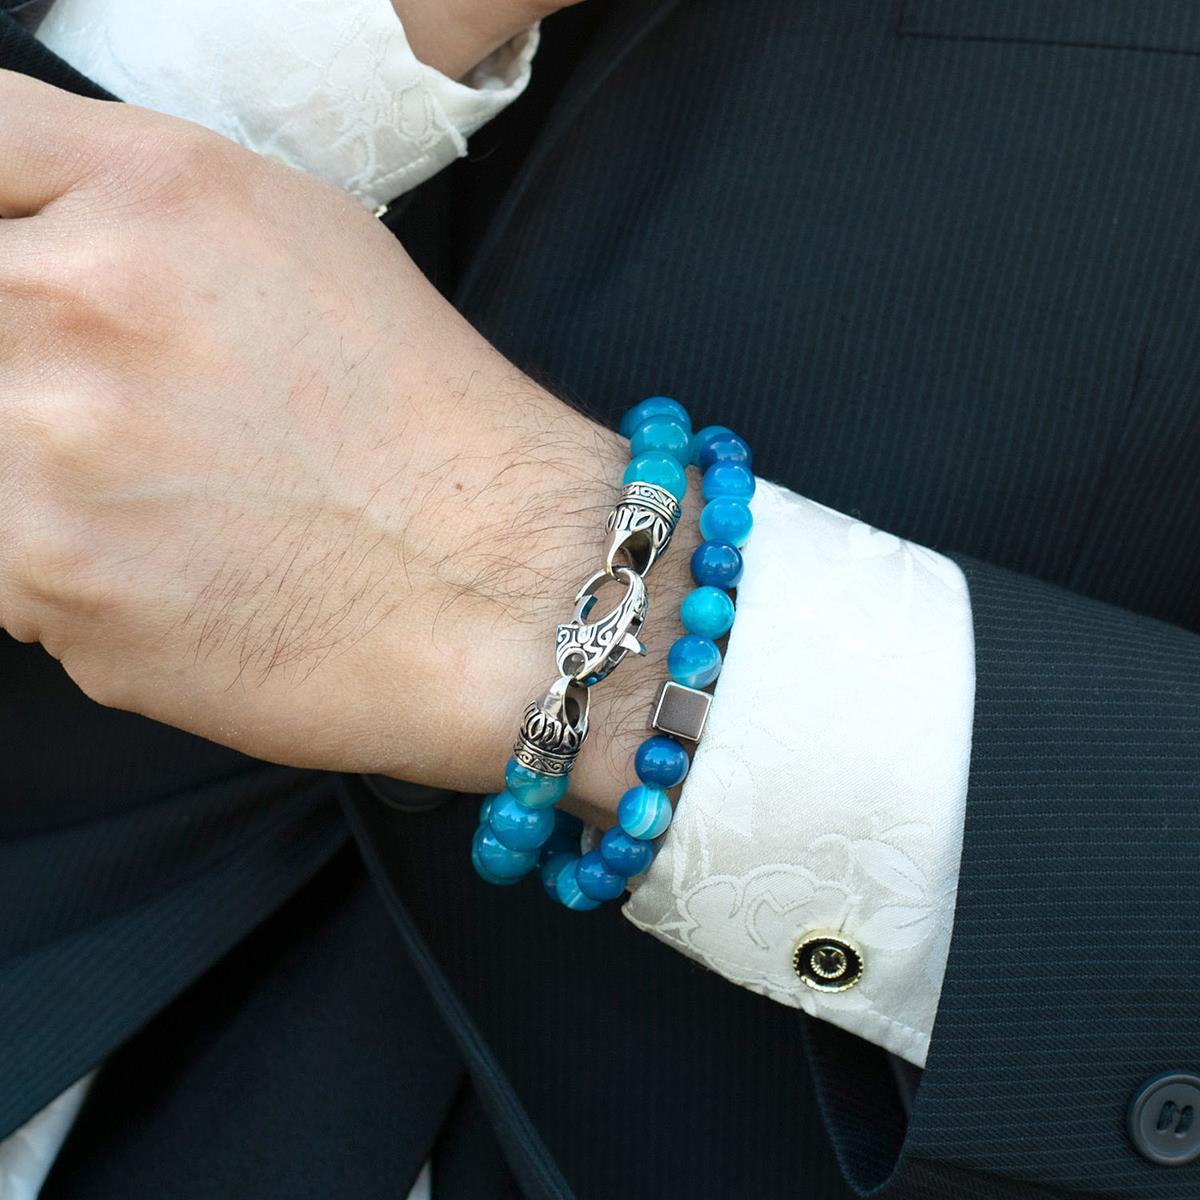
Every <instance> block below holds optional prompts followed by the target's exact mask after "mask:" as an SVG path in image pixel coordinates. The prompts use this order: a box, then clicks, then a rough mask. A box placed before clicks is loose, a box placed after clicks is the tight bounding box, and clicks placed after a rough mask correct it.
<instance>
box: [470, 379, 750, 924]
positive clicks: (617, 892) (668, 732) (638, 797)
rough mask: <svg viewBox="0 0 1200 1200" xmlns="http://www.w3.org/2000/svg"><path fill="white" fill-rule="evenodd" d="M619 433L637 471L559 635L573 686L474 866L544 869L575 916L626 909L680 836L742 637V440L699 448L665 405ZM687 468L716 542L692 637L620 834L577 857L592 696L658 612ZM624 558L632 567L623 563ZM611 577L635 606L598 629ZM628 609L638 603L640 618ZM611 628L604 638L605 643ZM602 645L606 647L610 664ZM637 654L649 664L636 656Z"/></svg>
mask: <svg viewBox="0 0 1200 1200" xmlns="http://www.w3.org/2000/svg"><path fill="white" fill-rule="evenodd" d="M621 432H622V433H623V434H625V436H627V437H629V439H630V450H631V456H632V458H631V462H630V465H629V467H628V468H627V469H626V472H625V477H624V481H623V482H624V485H625V486H624V490H623V492H622V496H621V500H620V502H619V503H618V505H617V507H616V508H615V509H614V510H613V512H612V514H610V516H609V520H608V530H609V545H608V551H607V553H606V556H605V567H604V570H603V571H600V572H597V573H596V575H595V576H593V577H592V578H591V579H589V580H588V581H587V583H585V584H584V586H583V587H582V588H581V589H580V593H579V594H578V595H577V597H576V600H577V602H578V603H577V609H576V613H575V618H574V620H573V621H572V622H571V623H570V624H569V625H566V626H560V627H559V631H558V636H557V639H556V658H557V659H558V661H559V667H560V671H562V672H563V674H562V675H561V677H560V679H559V680H557V681H556V682H555V684H553V685H551V688H550V690H549V691H548V692H547V694H546V696H544V697H543V698H542V699H541V700H540V701H534V702H533V703H531V704H530V705H529V707H528V708H527V709H526V714H525V720H524V721H523V724H522V734H521V737H520V738H519V739H518V742H517V747H516V749H515V751H514V756H513V758H511V759H510V760H509V762H508V765H507V767H506V768H505V789H504V790H503V791H502V792H499V793H496V794H494V795H491V796H488V797H486V798H485V799H484V801H483V804H482V807H481V810H480V822H479V826H478V828H477V830H476V833H475V837H474V840H473V842H472V860H473V862H474V864H475V868H476V870H477V871H478V873H479V874H480V875H481V876H482V877H483V878H484V879H486V880H488V881H489V882H492V883H497V884H511V883H515V882H517V881H518V880H519V879H521V878H523V877H524V876H525V875H527V874H529V873H530V872H531V871H532V870H533V868H534V867H535V866H537V867H539V868H540V876H541V880H542V884H543V886H544V887H545V890H546V892H547V894H548V895H549V896H550V897H551V898H553V899H555V900H557V901H558V902H559V903H561V904H562V905H563V906H564V907H566V908H569V909H572V910H574V911H585V910H588V909H593V908H596V907H598V906H599V905H600V904H602V903H603V902H604V901H606V900H612V899H616V898H618V897H619V896H621V895H622V894H623V893H624V892H625V891H626V889H627V886H628V880H629V879H630V878H632V877H634V876H637V875H640V874H642V873H643V872H644V871H645V870H647V868H648V867H649V866H650V864H651V862H652V861H653V858H654V853H655V842H656V840H657V839H659V838H661V837H662V835H663V834H664V833H665V832H666V830H667V828H668V827H669V825H670V822H671V816H672V805H671V800H670V797H669V795H668V791H669V789H671V788H674V787H677V786H679V784H681V783H682V782H683V780H684V779H685V777H686V776H687V772H688V769H689V765H690V758H689V755H688V751H687V750H686V749H685V747H684V745H683V744H682V741H683V740H687V741H691V742H693V743H694V742H696V741H698V740H699V738H700V735H701V734H702V732H703V729H704V724H705V721H706V719H707V715H708V709H709V705H710V704H711V700H712V697H711V695H710V694H709V693H707V692H704V691H703V690H701V689H703V688H705V687H708V686H709V685H710V684H712V683H713V682H714V681H715V679H716V678H717V675H718V674H719V673H720V669H721V654H720V650H719V648H718V646H717V642H718V641H719V640H720V639H721V638H723V637H724V636H725V635H726V634H728V632H729V630H730V628H731V627H732V624H733V619H734V615H735V610H734V604H733V600H732V598H731V597H730V595H729V590H730V589H732V588H735V587H736V586H737V584H738V582H739V581H740V579H741V574H742V556H741V553H740V549H739V547H740V546H741V545H743V544H744V543H745V541H746V539H747V537H748V536H749V533H750V529H751V526H752V518H751V515H750V509H749V501H750V499H751V497H752V496H753V494H754V486H755V485H754V476H753V474H752V473H751V471H750V462H751V455H750V448H749V446H748V445H747V444H746V443H745V442H744V441H743V440H742V439H741V438H740V437H738V436H737V434H735V433H733V431H732V430H730V429H727V428H726V427H724V426H710V427H708V428H706V429H703V430H701V431H700V432H699V433H697V434H695V435H693V433H692V427H691V419H690V417H689V415H688V413H687V411H686V410H685V409H684V408H683V406H682V405H681V404H679V403H678V402H677V401H675V400H672V399H669V398H667V397H664V396H656V397H652V398H651V399H649V400H645V401H643V402H642V403H641V404H639V405H636V406H635V407H634V408H633V409H631V410H630V412H629V413H628V414H626V417H625V419H624V420H623V421H622V423H621ZM688 465H696V466H699V467H701V468H702V469H703V470H704V484H703V493H704V499H705V501H706V503H705V505H704V508H703V510H702V512H701V517H700V529H701V534H702V536H703V537H704V538H705V539H706V540H705V541H704V543H703V544H702V545H700V546H699V547H698V548H697V550H696V551H695V553H694V554H693V555H692V562H691V570H692V577H693V579H694V580H695V582H696V587H695V588H694V589H693V590H692V591H691V592H689V594H688V596H687V597H686V598H685V599H684V601H683V603H682V605H681V609H680V619H681V621H682V623H683V626H684V630H685V633H684V634H683V636H681V637H680V638H678V639H677V640H676V641H675V643H674V645H673V646H672V647H671V650H670V652H669V654H668V657H667V669H668V674H669V676H670V678H669V679H668V680H667V681H666V682H665V683H664V684H663V686H662V688H661V689H660V690H659V693H658V697H657V700H656V703H655V706H654V712H653V714H652V717H651V726H652V729H653V731H654V732H653V733H652V734H651V736H649V737H648V738H646V739H645V740H644V741H643V742H642V744H641V745H640V746H639V748H638V750H637V753H636V755H635V760H634V769H635V771H636V773H637V776H638V780H639V783H638V786H636V787H633V788H630V789H629V790H628V791H627V792H626V793H625V794H624V795H623V796H622V797H621V799H620V801H619V803H618V809H617V819H618V824H617V825H616V826H614V827H613V828H612V829H610V830H608V831H607V832H606V833H605V834H604V835H603V837H602V838H601V840H600V843H599V845H598V846H596V847H595V848H593V849H590V850H588V851H586V852H585V853H582V854H581V853H580V852H579V849H580V847H579V840H580V830H581V828H582V825H581V823H580V822H579V821H578V820H577V819H576V818H574V817H571V816H570V815H569V814H566V813H564V812H562V811H561V810H556V809H555V808H554V806H555V805H556V804H557V803H558V802H559V801H560V800H561V799H562V798H563V797H564V796H565V795H566V792H567V788H568V777H569V772H570V769H571V765H573V763H574V758H575V756H576V755H577V754H578V752H579V750H580V748H581V747H582V744H583V741H584V739H585V738H586V736H587V712H588V704H589V697H590V692H589V691H588V689H589V688H590V687H591V686H592V685H593V684H595V683H597V682H599V681H600V680H601V679H603V678H604V677H605V676H606V675H607V674H608V673H609V672H610V671H611V670H612V669H614V668H615V666H616V665H617V664H618V663H619V661H620V659H621V657H623V655H624V653H625V651H626V650H629V649H633V648H634V646H632V645H630V644H628V643H627V642H624V641H622V636H624V635H628V634H629V633H630V630H632V632H633V635H634V637H633V641H634V642H635V643H636V633H637V631H638V630H640V627H641V623H642V620H643V619H644V617H645V612H646V608H647V605H648V601H647V600H646V598H645V591H644V584H642V586H641V590H640V592H639V588H638V584H639V583H641V581H642V578H643V577H644V575H645V574H646V573H647V572H648V571H649V570H650V568H651V567H652V566H653V565H654V562H655V561H656V560H657V559H658V558H659V557H660V556H661V555H662V554H663V553H664V552H665V551H666V548H667V546H668V545H669V542H670V538H671V533H672V531H673V529H674V525H675V522H676V521H677V520H678V516H679V502H680V501H681V500H682V498H683V495H684V492H685V490H686V487H687V475H686V468H687V466H688ZM618 557H622V558H624V559H625V560H627V561H626V562H625V563H618V561H617V559H618ZM606 577H611V578H613V579H618V580H620V581H622V582H625V583H626V585H627V588H628V592H627V595H626V600H625V601H624V602H623V603H622V605H621V606H619V607H618V609H616V610H614V611H613V613H611V614H609V616H607V617H606V618H603V619H602V620H601V621H600V622H597V623H595V624H594V625H592V626H588V625H587V624H586V619H587V617H588V615H589V613H590V610H591V607H592V605H593V604H594V602H595V596H594V589H595V588H596V587H597V586H599V584H600V583H601V582H602V581H603V580H604V579H605V578H606ZM631 597H633V598H635V599H637V601H638V602H636V603H634V604H633V605H632V606H630V604H629V603H628V602H629V601H630V599H631ZM631 607H632V609H633V610H635V611H636V617H635V619H633V620H630V615H629V611H628V610H629V609H630V608H631ZM601 626H604V627H605V630H606V632H605V634H604V635H603V636H600V637H597V633H596V631H597V630H598V629H599V628H600V627H601ZM597 642H603V643H604V644H605V648H604V649H603V650H602V651H600V650H598V649H597V646H596V645H595V643H597ZM589 647H591V657H589V650H588V648H589ZM636 649H637V650H639V651H640V650H641V647H640V644H637V645H636ZM568 667H569V668H570V669H568Z"/></svg>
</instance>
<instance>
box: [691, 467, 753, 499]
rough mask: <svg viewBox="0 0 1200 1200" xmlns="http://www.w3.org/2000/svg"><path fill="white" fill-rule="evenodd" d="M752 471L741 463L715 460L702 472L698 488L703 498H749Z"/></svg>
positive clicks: (751, 487) (751, 490) (751, 492)
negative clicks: (702, 476) (702, 477)
mask: <svg viewBox="0 0 1200 1200" xmlns="http://www.w3.org/2000/svg"><path fill="white" fill-rule="evenodd" d="M754 488H755V479H754V472H753V471H751V470H750V468H749V467H743V466H742V464H741V463H732V462H715V463H713V465H712V466H711V467H709V468H708V470H707V471H705V472H704V479H703V480H702V482H701V485H700V489H701V491H702V492H703V493H704V498H705V500H722V499H730V500H749V499H750V498H751V497H752V496H753V495H754Z"/></svg>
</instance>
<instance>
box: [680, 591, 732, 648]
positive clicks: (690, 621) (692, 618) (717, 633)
mask: <svg viewBox="0 0 1200 1200" xmlns="http://www.w3.org/2000/svg"><path fill="white" fill-rule="evenodd" d="M733 617H734V608H733V601H732V600H731V599H730V598H729V593H728V592H725V591H722V590H721V589H720V588H716V587H698V588H693V589H692V591H690V592H688V594H687V595H686V596H685V597H684V598H683V603H682V604H681V605H680V606H679V619H680V620H681V621H682V622H683V627H684V629H686V630H687V631H688V633H694V634H697V635H698V636H700V637H706V638H712V640H713V641H716V639H717V638H723V637H724V636H725V635H726V634H727V633H728V632H729V631H730V629H732V628H733Z"/></svg>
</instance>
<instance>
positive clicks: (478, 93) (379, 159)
mask: <svg viewBox="0 0 1200 1200" xmlns="http://www.w3.org/2000/svg"><path fill="white" fill-rule="evenodd" d="M284 30H286V36H281V31H284ZM231 31H236V36H231ZM37 36H38V39H39V40H40V41H42V42H43V43H45V45H47V46H48V47H49V48H50V49H51V50H53V51H54V52H55V53H56V54H58V55H59V57H61V58H63V59H65V60H66V61H67V62H68V63H70V64H71V65H72V66H73V67H75V68H76V69H77V70H79V71H82V72H83V74H85V75H87V76H88V77H89V78H91V79H94V80H95V81H96V82H97V83H99V84H102V85H103V86H104V87H106V88H107V89H108V90H109V91H110V92H112V93H113V95H115V96H119V97H120V98H121V99H122V100H126V101H128V102H130V103H132V104H140V105H144V106H145V107H147V108H153V109H157V110H158V111H160V112H166V113H172V114H173V115H175V116H178V117H185V118H187V119H188V120H191V121H196V122H197V123H199V124H201V125H205V126H207V127H208V128H209V129H213V130H215V131H216V132H217V133H221V134H224V135H225V136H226V137H228V138H231V139H232V140H233V141H235V142H239V143H241V144H242V145H243V146H248V147H249V148H250V149H251V150H257V151H258V152H259V153H260V154H264V155H266V156H268V157H270V158H274V159H277V160H278V161H280V162H284V163H287V164H288V165H289V166H292V167H296V168H298V169H299V170H303V171H308V172H309V173H311V174H313V175H319V176H320V177H321V178H323V179H327V180H329V181H330V182H331V183H334V184H337V186H338V187H342V188H345V189H346V190H347V191H349V192H351V193H352V194H353V195H355V196H357V197H358V198H359V199H360V200H361V201H362V202H363V203H364V204H366V205H368V206H369V207H371V208H375V207H377V206H378V205H380V204H386V203H387V202H388V201H391V200H394V199H395V198H396V197H397V196H400V195H402V194H403V193H404V192H407V191H410V190H411V189H412V188H414V187H416V186H417V185H418V184H419V183H422V182H424V181H425V180H426V179H428V178H430V177H431V176H433V175H436V174H437V172H438V171H440V170H441V169H442V168H443V167H445V166H447V165H448V164H449V163H451V162H453V161H454V159H456V158H459V157H461V156H462V155H463V154H465V153H466V149H467V139H468V138H469V137H470V136H471V134H472V133H474V132H475V131H476V130H477V129H479V128H480V126H482V125H484V124H486V123H487V122H488V121H489V120H491V119H492V118H493V117H494V116H496V115H497V114H498V113H499V112H500V111H501V110H503V109H504V108H505V107H507V105H509V104H511V103H512V101H513V100H515V99H516V98H517V96H519V95H520V94H521V93H522V92H523V91H524V90H525V86H526V84H527V83H528V82H529V76H530V72H531V69H532V67H531V64H532V61H533V56H534V54H535V53H536V52H537V46H538V30H537V28H536V27H535V28H533V29H530V30H528V31H527V32H525V33H524V34H521V35H520V36H519V37H517V38H514V39H513V41H511V42H509V43H508V44H507V45H505V46H502V47H501V48H500V49H499V50H497V51H496V52H495V53H494V54H492V55H491V56H490V57H489V58H487V59H486V60H485V61H484V62H482V63H480V64H479V66H478V67H476V68H475V69H474V70H473V71H472V72H470V74H469V75H468V76H467V78H466V79H465V80H464V81H463V82H461V83H460V82H456V81H455V80H452V79H449V78H447V77H446V76H445V75H443V74H441V73H440V72H439V71H435V70H434V69H433V68H432V67H427V66H425V65H424V64H423V63H421V62H419V61H418V60H417V58H416V56H415V55H414V54H413V52H412V50H411V48H410V47H409V44H408V38H407V37H406V36H405V33H404V28H403V26H402V25H401V23H400V20H399V19H398V18H397V16H396V14H395V12H394V11H393V9H392V6H391V5H390V4H389V3H388V0H338V2H337V3H328V2H327V0H256V2H255V3H253V4H245V3H243V2H242V0H210V2H209V3H206V4H163V3H161V0H55V3H54V5H53V7H52V8H51V9H50V11H49V13H48V14H47V16H46V18H45V20H44V21H43V22H42V24H41V26H40V27H39V28H38V30H37Z"/></svg>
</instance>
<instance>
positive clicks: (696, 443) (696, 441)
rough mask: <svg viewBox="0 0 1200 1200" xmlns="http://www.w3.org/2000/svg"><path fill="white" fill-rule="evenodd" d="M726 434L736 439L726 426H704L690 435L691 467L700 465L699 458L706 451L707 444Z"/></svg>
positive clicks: (734, 434) (735, 435)
mask: <svg viewBox="0 0 1200 1200" xmlns="http://www.w3.org/2000/svg"><path fill="white" fill-rule="evenodd" d="M726 434H729V435H730V436H732V437H737V434H736V433H734V432H733V430H732V429H730V428H729V426H728V425H705V427H704V428H703V429H701V430H699V431H698V432H696V433H694V434H693V435H692V460H691V461H692V466H694V467H698V466H699V465H700V456H701V455H702V454H703V453H704V451H705V450H706V449H707V447H708V444H709V442H712V441H715V440H716V439H717V438H719V437H725V435H726Z"/></svg>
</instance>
